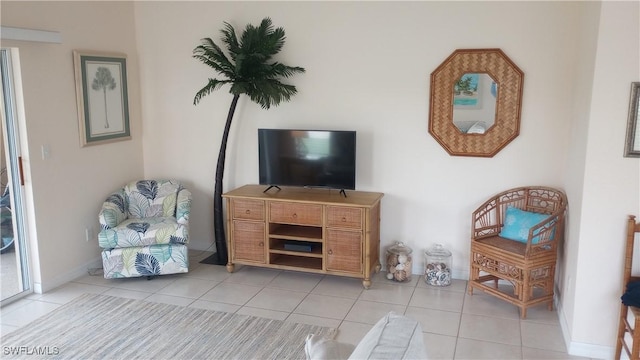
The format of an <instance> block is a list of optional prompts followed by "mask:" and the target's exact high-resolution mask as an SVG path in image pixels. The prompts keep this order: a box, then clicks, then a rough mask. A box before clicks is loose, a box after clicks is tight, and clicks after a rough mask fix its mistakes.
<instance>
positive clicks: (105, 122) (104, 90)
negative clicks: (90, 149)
mask: <svg viewBox="0 0 640 360" xmlns="http://www.w3.org/2000/svg"><path fill="white" fill-rule="evenodd" d="M102 94H103V95H104V128H105V129H107V128H108V127H109V115H107V88H103V89H102Z"/></svg>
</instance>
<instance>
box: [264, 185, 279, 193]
mask: <svg viewBox="0 0 640 360" xmlns="http://www.w3.org/2000/svg"><path fill="white" fill-rule="evenodd" d="M272 188H276V189H278V191H280V190H282V189H280V186H278V185H269V187H268V188H266V189H264V191H263V193H266V192H267V191H269V190H271V189H272Z"/></svg>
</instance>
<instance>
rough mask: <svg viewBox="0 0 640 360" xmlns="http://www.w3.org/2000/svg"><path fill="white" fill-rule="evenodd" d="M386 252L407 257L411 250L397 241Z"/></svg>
mask: <svg viewBox="0 0 640 360" xmlns="http://www.w3.org/2000/svg"><path fill="white" fill-rule="evenodd" d="M387 251H388V252H390V253H393V254H398V255H409V254H411V252H413V250H412V249H411V248H410V247H408V246H406V245H405V244H404V243H402V242H400V241H397V242H396V244H395V245H393V246H391V247H390V248H388V249H387Z"/></svg>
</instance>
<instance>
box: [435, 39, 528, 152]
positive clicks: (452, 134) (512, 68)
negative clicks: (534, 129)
mask: <svg viewBox="0 0 640 360" xmlns="http://www.w3.org/2000/svg"><path fill="white" fill-rule="evenodd" d="M465 73H486V74H488V75H489V76H491V78H492V79H493V80H494V81H495V82H496V83H497V84H498V94H497V97H496V99H497V100H496V119H495V124H494V125H493V126H492V127H491V128H489V129H488V130H487V132H486V133H484V134H463V133H462V132H461V131H460V130H459V129H458V128H457V127H456V126H455V125H454V124H453V87H454V84H455V83H456V81H457V80H458V79H460V78H461V77H462V75H464V74H465ZM523 81H524V73H523V72H522V71H521V70H520V69H519V68H518V67H517V66H516V65H515V64H514V63H513V62H512V61H511V60H510V59H509V58H508V57H507V55H506V54H505V53H504V52H502V50H500V49H460V50H456V51H454V52H453V54H451V55H450V56H449V57H448V58H447V59H446V60H445V61H444V62H443V63H442V64H441V65H440V66H439V67H438V68H437V69H436V70H435V71H433V73H431V99H430V111H429V133H430V134H431V135H432V136H433V137H434V138H435V139H436V140H437V141H438V142H439V143H440V145H442V147H443V148H444V149H445V150H446V151H447V152H448V153H449V154H451V155H458V156H480V157H493V156H494V155H495V154H497V153H498V152H499V151H500V150H501V149H502V148H504V147H505V146H506V145H507V144H508V143H509V142H511V141H512V140H513V139H515V138H516V137H517V136H518V134H519V132H520V110H521V101H522V100H521V99H522V87H523Z"/></svg>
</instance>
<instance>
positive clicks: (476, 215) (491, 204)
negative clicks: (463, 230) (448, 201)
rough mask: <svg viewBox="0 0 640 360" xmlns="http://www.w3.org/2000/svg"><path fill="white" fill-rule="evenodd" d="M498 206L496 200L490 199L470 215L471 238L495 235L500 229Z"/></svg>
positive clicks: (477, 238) (476, 238)
mask: <svg viewBox="0 0 640 360" xmlns="http://www.w3.org/2000/svg"><path fill="white" fill-rule="evenodd" d="M498 209H499V207H498V202H497V200H496V199H495V198H494V199H490V200H488V201H486V202H485V203H484V204H482V205H481V206H480V207H478V208H477V209H476V211H474V212H473V214H472V215H471V240H472V241H473V240H479V239H483V238H486V237H491V236H497V235H498V234H499V233H500V230H501V229H502V224H500V222H499V221H498V218H499V214H498V213H497V211H498Z"/></svg>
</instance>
